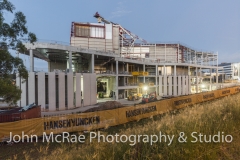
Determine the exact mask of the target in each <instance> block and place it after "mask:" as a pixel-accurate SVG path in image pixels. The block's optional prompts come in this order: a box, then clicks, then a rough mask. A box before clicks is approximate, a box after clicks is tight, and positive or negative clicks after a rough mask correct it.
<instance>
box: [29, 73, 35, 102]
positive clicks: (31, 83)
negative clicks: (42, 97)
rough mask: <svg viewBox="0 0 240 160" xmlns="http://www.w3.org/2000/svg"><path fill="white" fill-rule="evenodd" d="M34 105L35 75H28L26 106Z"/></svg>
mask: <svg viewBox="0 0 240 160" xmlns="http://www.w3.org/2000/svg"><path fill="white" fill-rule="evenodd" d="M32 103H36V100H35V73H34V72H30V73H28V104H32Z"/></svg>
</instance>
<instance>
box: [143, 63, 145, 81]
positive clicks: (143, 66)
mask: <svg viewBox="0 0 240 160" xmlns="http://www.w3.org/2000/svg"><path fill="white" fill-rule="evenodd" d="M143 72H145V64H144V65H143ZM143 83H145V76H143Z"/></svg>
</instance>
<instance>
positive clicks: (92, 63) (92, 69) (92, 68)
mask: <svg viewBox="0 0 240 160" xmlns="http://www.w3.org/2000/svg"><path fill="white" fill-rule="evenodd" d="M91 73H94V54H92V58H91Z"/></svg>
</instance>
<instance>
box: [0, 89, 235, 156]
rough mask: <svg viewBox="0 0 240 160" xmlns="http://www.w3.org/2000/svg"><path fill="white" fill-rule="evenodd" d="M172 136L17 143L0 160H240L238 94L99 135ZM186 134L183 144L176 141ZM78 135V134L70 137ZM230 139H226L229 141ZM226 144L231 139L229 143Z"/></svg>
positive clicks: (3, 148) (0, 149) (0, 152)
mask: <svg viewBox="0 0 240 160" xmlns="http://www.w3.org/2000/svg"><path fill="white" fill-rule="evenodd" d="M160 131H161V132H162V133H164V134H168V135H174V136H175V138H174V139H173V142H172V144H171V145H168V143H164V142H162V143H160V142H158V143H154V144H153V145H150V143H144V142H140V143H136V145H134V146H130V145H129V143H116V142H113V143H104V142H101V143H98V142H97V141H96V140H94V141H93V142H92V143H90V142H89V136H87V135H88V134H86V136H87V139H86V142H85V143H42V142H38V143H19V144H14V145H12V146H1V147H0V159H34V160H36V159H84V160H88V159H89V160H90V159H91V160H92V159H97V160H98V159H100V160H101V159H116V160H117V159H132V160H135V159H144V160H145V159H224V160H225V159H238V158H239V157H240V134H239V133H240V94H237V95H233V96H229V97H225V98H222V99H219V100H215V101H211V102H206V103H202V104H198V105H194V106H192V107H187V108H185V109H182V110H177V111H173V112H171V113H166V114H163V115H159V116H154V117H151V118H147V119H143V120H140V121H138V122H131V123H128V124H124V125H120V126H115V127H110V128H108V129H104V130H101V134H105V135H109V134H111V135H115V134H116V133H117V134H119V135H132V134H133V135H144V134H146V135H153V134H159V132H160ZM180 132H184V133H185V135H186V136H187V137H188V138H187V142H186V143H180V142H179V141H178V136H179V134H180ZM192 132H197V133H202V134H204V135H206V136H207V137H206V138H207V140H208V136H209V135H214V134H218V132H220V133H223V135H224V136H226V135H231V136H232V137H233V140H232V142H231V143H227V142H221V143H214V142H210V143H207V142H202V143H201V142H199V141H198V142H196V143H193V142H191V140H194V138H193V137H191V133H192ZM74 134H81V133H74ZM228 138H229V137H228ZM228 140H229V139H228Z"/></svg>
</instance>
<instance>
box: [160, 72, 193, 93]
mask: <svg viewBox="0 0 240 160" xmlns="http://www.w3.org/2000/svg"><path fill="white" fill-rule="evenodd" d="M189 80H190V76H159V79H158V81H159V87H158V92H159V95H160V96H163V95H164V96H166V95H169V96H180V95H188V94H190V93H191V92H190V90H191V89H190V88H191V84H190V82H189Z"/></svg>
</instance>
